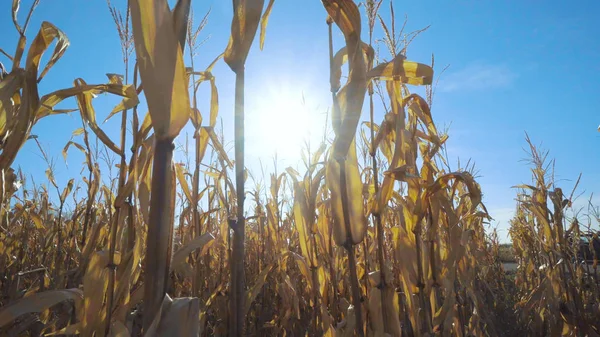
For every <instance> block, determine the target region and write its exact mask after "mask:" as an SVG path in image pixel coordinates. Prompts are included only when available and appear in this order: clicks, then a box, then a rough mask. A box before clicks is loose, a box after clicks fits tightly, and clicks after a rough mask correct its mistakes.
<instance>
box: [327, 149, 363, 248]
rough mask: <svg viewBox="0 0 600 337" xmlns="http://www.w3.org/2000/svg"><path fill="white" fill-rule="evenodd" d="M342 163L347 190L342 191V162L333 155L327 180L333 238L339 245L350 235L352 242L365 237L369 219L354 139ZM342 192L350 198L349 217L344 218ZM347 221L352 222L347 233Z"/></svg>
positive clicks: (328, 164) (329, 161) (354, 242)
mask: <svg viewBox="0 0 600 337" xmlns="http://www.w3.org/2000/svg"><path fill="white" fill-rule="evenodd" d="M342 163H343V165H344V167H345V171H346V190H345V191H342V187H341V184H340V176H341V167H340V163H339V162H338V161H337V160H335V159H334V158H333V157H332V156H331V155H330V156H329V159H328V160H327V171H326V181H327V186H328V188H329V190H330V191H331V203H332V206H331V207H332V209H333V238H334V240H335V243H336V244H338V245H343V244H344V243H345V242H346V239H347V238H348V237H349V238H350V239H351V243H353V244H357V243H359V242H361V241H362V240H363V238H364V237H365V234H366V231H367V219H366V217H365V214H364V210H363V208H364V204H363V199H362V189H363V184H362V181H361V179H360V173H359V170H358V159H357V157H356V145H355V144H354V141H353V142H352V145H351V146H350V152H349V153H348V157H347V159H346V160H345V161H343V162H342ZM342 193H344V194H346V198H347V200H348V205H347V208H348V209H347V212H348V215H349V219H345V218H344V211H343V207H342ZM346 221H349V223H350V231H351V233H347V231H346Z"/></svg>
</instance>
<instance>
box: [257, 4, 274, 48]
mask: <svg viewBox="0 0 600 337" xmlns="http://www.w3.org/2000/svg"><path fill="white" fill-rule="evenodd" d="M274 3H275V0H270V1H269V4H268V5H267V9H266V10H265V13H264V14H263V16H262V19H260V50H263V47H264V46H265V35H266V34H267V24H268V23H269V16H270V15H271V11H272V10H273V4H274Z"/></svg>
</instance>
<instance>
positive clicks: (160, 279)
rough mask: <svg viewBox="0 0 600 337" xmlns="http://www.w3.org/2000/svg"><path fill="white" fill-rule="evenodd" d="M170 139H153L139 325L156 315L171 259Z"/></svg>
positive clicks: (171, 157)
mask: <svg viewBox="0 0 600 337" xmlns="http://www.w3.org/2000/svg"><path fill="white" fill-rule="evenodd" d="M173 150H174V146H173V141H172V140H171V139H160V140H157V141H156V144H155V151H154V159H153V162H152V187H151V193H150V221H149V223H148V238H147V245H146V258H145V261H144V262H145V265H146V274H145V276H144V284H145V285H146V286H145V288H144V318H143V329H144V331H148V328H149V327H150V325H151V324H152V322H153V321H154V319H157V317H156V315H157V313H158V310H159V308H160V306H161V305H162V301H163V298H164V297H165V293H166V290H167V283H168V278H169V273H168V271H169V266H170V263H171V242H172V236H173V217H174V214H173V210H174V201H175V200H174V199H173V198H174V196H175V194H174V193H173V189H174V188H175V186H174V182H173V176H172V170H173V167H172V163H171V161H172V159H173Z"/></svg>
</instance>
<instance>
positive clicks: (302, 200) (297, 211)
mask: <svg viewBox="0 0 600 337" xmlns="http://www.w3.org/2000/svg"><path fill="white" fill-rule="evenodd" d="M292 177H293V178H294V176H292ZM294 180H295V181H294V221H295V225H296V230H297V231H298V240H299V241H300V251H301V252H302V255H303V256H304V258H305V259H307V260H308V261H309V262H310V265H311V266H312V267H316V266H317V261H315V256H314V254H313V253H312V249H315V247H312V249H310V248H311V241H310V230H309V227H308V226H310V225H311V224H312V221H311V219H308V218H306V214H308V207H309V206H308V201H307V200H306V191H305V190H304V188H303V187H302V185H301V184H300V183H298V181H297V180H296V179H295V178H294ZM309 221H311V222H310V223H309Z"/></svg>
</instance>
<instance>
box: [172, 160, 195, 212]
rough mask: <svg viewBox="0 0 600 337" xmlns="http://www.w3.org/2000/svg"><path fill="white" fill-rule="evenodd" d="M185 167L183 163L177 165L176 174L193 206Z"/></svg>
mask: <svg viewBox="0 0 600 337" xmlns="http://www.w3.org/2000/svg"><path fill="white" fill-rule="evenodd" d="M184 171H185V167H184V166H183V164H181V163H177V164H175V173H176V174H177V180H179V185H181V189H182V190H183V194H185V197H186V198H187V200H188V202H189V203H190V204H192V203H193V202H194V200H193V198H192V192H190V186H189V185H188V182H187V180H185V172H184Z"/></svg>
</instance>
